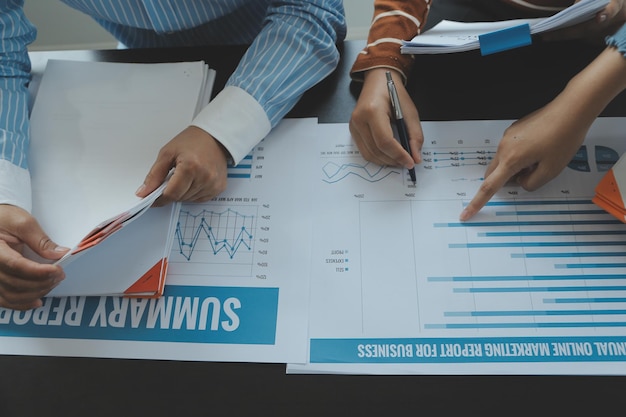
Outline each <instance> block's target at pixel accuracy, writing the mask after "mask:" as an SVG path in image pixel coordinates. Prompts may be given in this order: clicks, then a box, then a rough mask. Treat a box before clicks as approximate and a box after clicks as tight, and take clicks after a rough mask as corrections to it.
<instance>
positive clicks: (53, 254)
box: [21, 219, 70, 260]
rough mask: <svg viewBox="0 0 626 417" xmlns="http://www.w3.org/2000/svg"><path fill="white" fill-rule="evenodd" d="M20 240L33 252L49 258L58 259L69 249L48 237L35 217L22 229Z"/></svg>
mask: <svg viewBox="0 0 626 417" xmlns="http://www.w3.org/2000/svg"><path fill="white" fill-rule="evenodd" d="M21 240H22V242H24V244H25V245H26V246H28V247H29V248H30V249H31V250H32V251H33V252H34V253H36V254H37V255H39V256H41V257H43V258H45V259H49V260H57V259H60V258H62V257H63V255H65V254H66V253H67V252H68V251H69V250H70V248H67V247H64V246H60V245H58V244H57V243H56V242H54V241H53V240H52V239H50V237H49V236H48V235H47V234H46V233H45V232H44V231H43V229H42V228H41V226H40V225H39V223H37V221H36V220H35V219H33V221H32V222H29V224H28V225H27V226H26V227H25V228H24V229H23V234H22V236H21Z"/></svg>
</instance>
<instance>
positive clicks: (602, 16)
mask: <svg viewBox="0 0 626 417" xmlns="http://www.w3.org/2000/svg"><path fill="white" fill-rule="evenodd" d="M606 19H607V16H606V15H605V14H601V15H600V23H602V22H604V21H606Z"/></svg>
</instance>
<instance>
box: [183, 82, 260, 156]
mask: <svg viewBox="0 0 626 417" xmlns="http://www.w3.org/2000/svg"><path fill="white" fill-rule="evenodd" d="M191 124H192V125H193V126H196V127H199V128H200V129H202V130H204V131H206V132H207V133H209V134H210V135H211V136H213V137H214V138H215V139H217V140H218V141H219V142H220V143H221V144H222V145H224V147H225V148H226V149H227V150H228V152H230V156H231V157H232V159H233V162H234V163H235V164H238V163H239V162H240V161H241V160H242V159H243V158H244V157H245V156H246V155H248V154H249V153H250V151H251V150H252V148H254V147H255V146H256V145H257V144H258V143H259V142H260V141H261V140H262V139H263V138H264V137H265V136H267V134H268V133H269V132H270V130H271V129H272V126H271V123H270V121H269V118H268V117H267V114H266V113H265V110H263V107H261V105H260V104H259V103H258V102H257V101H256V100H255V99H254V98H253V97H252V96H251V95H250V94H248V93H247V92H245V91H244V90H242V89H241V88H239V87H234V86H227V87H226V88H224V89H223V90H222V91H221V92H220V93H219V94H218V95H217V96H216V97H215V98H214V99H213V100H211V102H210V103H209V104H208V105H207V106H206V107H205V108H203V109H202V110H201V111H200V113H198V115H197V116H196V117H195V118H194V119H193V121H192V122H191Z"/></svg>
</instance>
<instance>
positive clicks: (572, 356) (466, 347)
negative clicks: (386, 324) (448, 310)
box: [309, 336, 626, 364]
mask: <svg viewBox="0 0 626 417" xmlns="http://www.w3.org/2000/svg"><path fill="white" fill-rule="evenodd" d="M309 361H310V362H311V363H335V364H338V363H344V364H375V363H381V364H382V363H385V364H393V363H396V364H409V363H424V364H428V363H438V364H444V363H489V362H492V363H503V362H509V363H514V362H618V361H619V362H623V361H626V336H604V337H602V336H600V337H496V338H469V337H468V338H410V339H404V338H398V339H311V344H310V359H309Z"/></svg>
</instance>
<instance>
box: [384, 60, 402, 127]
mask: <svg viewBox="0 0 626 417" xmlns="http://www.w3.org/2000/svg"><path fill="white" fill-rule="evenodd" d="M385 75H386V76H387V89H388V90H389V98H390V99H391V108H392V109H393V112H394V113H395V116H396V120H400V119H402V118H403V116H402V109H401V108H400V99H399V98H398V91H397V90H396V85H395V84H394V82H393V79H392V78H391V72H389V71H387V72H386V74H385Z"/></svg>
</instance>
